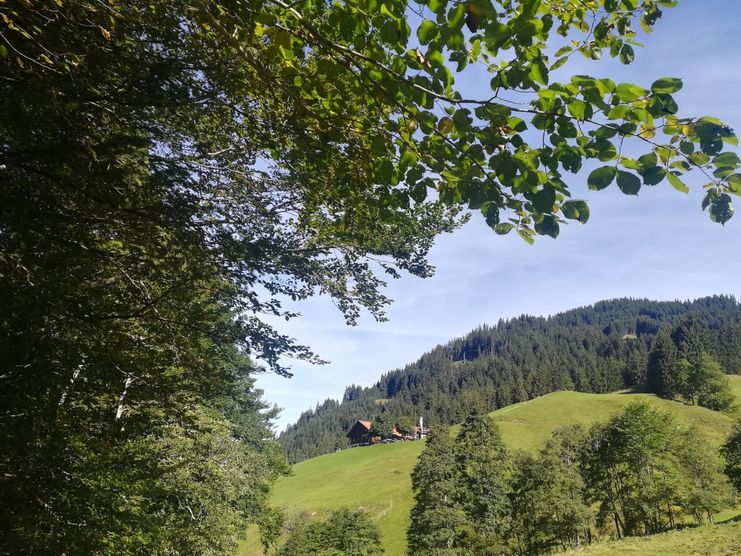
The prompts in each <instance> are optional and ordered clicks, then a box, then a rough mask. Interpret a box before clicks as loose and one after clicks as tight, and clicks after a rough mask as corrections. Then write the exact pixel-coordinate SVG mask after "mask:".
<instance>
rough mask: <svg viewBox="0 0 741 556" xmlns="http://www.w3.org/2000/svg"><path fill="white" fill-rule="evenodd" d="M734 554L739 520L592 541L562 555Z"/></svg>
mask: <svg viewBox="0 0 741 556" xmlns="http://www.w3.org/2000/svg"><path fill="white" fill-rule="evenodd" d="M581 554H590V555H594V556H622V555H623V554H640V555H642V556H648V555H650V556H677V555H678V554H682V555H683V556H689V555H691V554H692V555H695V554H697V555H702V556H735V555H737V554H741V521H734V522H732V523H724V524H721V525H703V526H702V527H693V528H690V529H684V530H683V531H670V532H668V533H662V534H660V535H652V536H650V537H634V538H632V539H624V540H621V541H611V542H606V543H600V544H594V545H592V546H589V547H584V548H581V549H579V550H572V551H570V552H566V553H565V556H579V555H581Z"/></svg>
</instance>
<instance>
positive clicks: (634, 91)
mask: <svg viewBox="0 0 741 556" xmlns="http://www.w3.org/2000/svg"><path fill="white" fill-rule="evenodd" d="M615 94H616V95H617V97H618V98H619V99H620V100H621V101H623V102H633V101H634V100H638V99H639V98H643V97H645V96H646V95H647V94H648V91H647V90H646V89H644V88H643V87H639V86H638V85H633V84H632V83H620V85H618V86H617V88H616V89H615Z"/></svg>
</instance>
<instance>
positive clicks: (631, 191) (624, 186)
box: [617, 170, 641, 195]
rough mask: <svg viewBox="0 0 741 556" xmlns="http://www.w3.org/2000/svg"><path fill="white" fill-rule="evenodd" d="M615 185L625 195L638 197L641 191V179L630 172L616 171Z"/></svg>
mask: <svg viewBox="0 0 741 556" xmlns="http://www.w3.org/2000/svg"><path fill="white" fill-rule="evenodd" d="M617 184H618V187H619V188H620V191H622V192H623V193H625V194H626V195H638V192H639V191H640V190H641V179H640V178H639V177H638V176H636V175H635V174H631V173H630V172H624V171H622V170H619V171H618V175H617Z"/></svg>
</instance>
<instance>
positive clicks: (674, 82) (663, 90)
mask: <svg viewBox="0 0 741 556" xmlns="http://www.w3.org/2000/svg"><path fill="white" fill-rule="evenodd" d="M681 89H682V80H681V79H678V78H676V77H662V78H661V79H658V80H656V81H654V83H653V85H651V92H652V93H657V94H669V95H671V94H672V93H676V92H677V91H679V90H681Z"/></svg>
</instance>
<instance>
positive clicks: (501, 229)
mask: <svg viewBox="0 0 741 556" xmlns="http://www.w3.org/2000/svg"><path fill="white" fill-rule="evenodd" d="M514 228H515V225H514V224H510V223H509V222H502V223H501V224H497V225H496V226H494V231H495V232H496V233H497V234H499V235H500V236H503V235H506V234H508V233H510V232H511V231H512V230H513V229H514Z"/></svg>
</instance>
